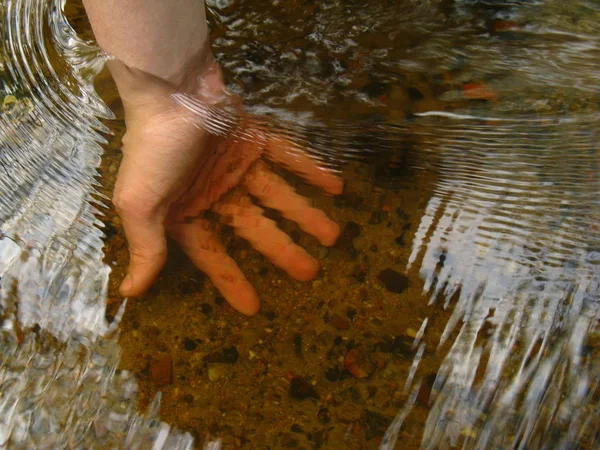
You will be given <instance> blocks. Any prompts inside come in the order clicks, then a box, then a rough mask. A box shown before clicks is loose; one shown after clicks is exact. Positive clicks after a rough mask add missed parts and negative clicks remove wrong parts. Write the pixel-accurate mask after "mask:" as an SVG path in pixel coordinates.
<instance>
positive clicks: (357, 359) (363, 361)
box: [344, 347, 375, 378]
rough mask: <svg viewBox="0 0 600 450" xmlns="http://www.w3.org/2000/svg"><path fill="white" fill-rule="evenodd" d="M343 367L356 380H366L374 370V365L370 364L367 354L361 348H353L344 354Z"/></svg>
mask: <svg viewBox="0 0 600 450" xmlns="http://www.w3.org/2000/svg"><path fill="white" fill-rule="evenodd" d="M344 367H345V368H346V370H347V371H348V372H350V373H351V374H352V375H354V376H355V377H356V378H367V377H368V376H369V375H371V373H373V370H374V369H375V365H374V364H373V363H372V362H371V360H370V358H369V354H368V353H367V351H366V349H365V348H363V347H355V348H353V349H352V350H350V351H349V352H348V353H346V356H344Z"/></svg>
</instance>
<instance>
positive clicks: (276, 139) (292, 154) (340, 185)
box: [266, 133, 344, 195]
mask: <svg viewBox="0 0 600 450" xmlns="http://www.w3.org/2000/svg"><path fill="white" fill-rule="evenodd" d="M266 154H267V156H268V157H269V159H271V160H272V161H274V162H277V163H279V164H282V165H283V166H284V167H285V168H286V169H288V170H290V171H292V172H294V173H296V174H298V175H300V176H301V177H302V178H304V179H305V180H306V181H308V182H309V183H311V184H314V185H315V186H319V187H320V188H321V189H323V190H324V191H325V192H328V193H330V194H333V195H338V194H341V193H342V191H343V189H344V182H343V181H342V179H341V178H340V177H338V176H336V175H334V174H333V173H332V172H331V171H330V170H327V169H325V168H323V167H320V166H319V165H318V164H317V163H316V161H314V160H313V159H312V158H311V157H310V156H308V155H307V154H306V152H305V151H304V150H303V149H302V148H301V147H300V146H298V145H297V144H294V143H293V142H291V141H290V140H288V139H285V138H284V137H282V136H279V135H276V134H272V133H270V134H267V136H266Z"/></svg>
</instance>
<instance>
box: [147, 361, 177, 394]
mask: <svg viewBox="0 0 600 450" xmlns="http://www.w3.org/2000/svg"><path fill="white" fill-rule="evenodd" d="M172 366H173V362H172V360H171V355H166V356H163V357H161V358H159V359H153V360H152V361H151V362H150V379H151V380H152V382H153V383H154V384H155V385H156V386H159V387H161V386H166V385H168V384H171V380H172V374H171V371H172Z"/></svg>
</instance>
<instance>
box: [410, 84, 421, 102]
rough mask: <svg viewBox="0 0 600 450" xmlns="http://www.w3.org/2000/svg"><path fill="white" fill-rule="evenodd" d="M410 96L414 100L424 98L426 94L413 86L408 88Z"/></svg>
mask: <svg viewBox="0 0 600 450" xmlns="http://www.w3.org/2000/svg"><path fill="white" fill-rule="evenodd" d="M408 97H409V98H410V99H411V101H413V102H416V101H419V100H423V99H424V98H425V96H424V95H423V93H422V92H421V91H419V90H418V89H416V88H413V87H411V88H408Z"/></svg>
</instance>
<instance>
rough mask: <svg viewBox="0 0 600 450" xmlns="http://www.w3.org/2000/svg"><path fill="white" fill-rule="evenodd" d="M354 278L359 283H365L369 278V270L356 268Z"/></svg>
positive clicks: (353, 273)
mask: <svg viewBox="0 0 600 450" xmlns="http://www.w3.org/2000/svg"><path fill="white" fill-rule="evenodd" d="M352 278H354V279H355V280H356V281H358V282H359V283H364V282H365V280H366V278H367V268H366V267H364V266H356V267H355V268H354V270H353V271H352Z"/></svg>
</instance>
